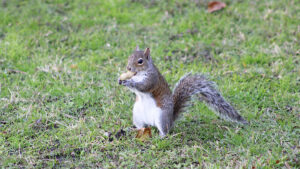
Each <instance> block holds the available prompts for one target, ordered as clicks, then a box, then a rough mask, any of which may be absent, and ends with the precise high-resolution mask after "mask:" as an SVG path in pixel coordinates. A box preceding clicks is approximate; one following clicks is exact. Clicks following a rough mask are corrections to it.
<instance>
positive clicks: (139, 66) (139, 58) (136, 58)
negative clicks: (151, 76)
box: [127, 46, 152, 73]
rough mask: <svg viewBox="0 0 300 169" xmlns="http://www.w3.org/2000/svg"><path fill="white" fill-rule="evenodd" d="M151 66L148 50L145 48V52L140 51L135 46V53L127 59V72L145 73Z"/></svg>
mask: <svg viewBox="0 0 300 169" xmlns="http://www.w3.org/2000/svg"><path fill="white" fill-rule="evenodd" d="M151 64H152V60H151V57H150V49H149V48H146V49H145V51H140V50H139V47H138V46H137V47H136V49H135V51H134V52H133V53H132V54H131V55H130V56H129V58H128V64H127V70H129V71H131V72H135V73H137V72H140V71H145V70H147V69H148V68H149V67H150V66H151Z"/></svg>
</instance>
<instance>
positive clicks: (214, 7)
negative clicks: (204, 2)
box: [207, 1, 226, 13]
mask: <svg viewBox="0 0 300 169" xmlns="http://www.w3.org/2000/svg"><path fill="white" fill-rule="evenodd" d="M225 7H226V4H225V3H224V2H220V1H212V2H209V3H208V8H207V11H208V12H209V13H212V12H215V11H218V10H221V9H223V8H225Z"/></svg>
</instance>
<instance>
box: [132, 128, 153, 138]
mask: <svg viewBox="0 0 300 169" xmlns="http://www.w3.org/2000/svg"><path fill="white" fill-rule="evenodd" d="M151 137H152V134H151V128H142V129H139V130H138V131H137V134H136V136H135V138H137V139H139V140H141V141H145V140H147V139H148V138H151Z"/></svg>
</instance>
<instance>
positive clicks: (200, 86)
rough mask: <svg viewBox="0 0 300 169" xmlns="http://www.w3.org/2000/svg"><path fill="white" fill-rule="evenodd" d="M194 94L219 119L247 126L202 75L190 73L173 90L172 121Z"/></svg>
mask: <svg viewBox="0 0 300 169" xmlns="http://www.w3.org/2000/svg"><path fill="white" fill-rule="evenodd" d="M194 94H199V95H200V98H201V100H204V101H205V102H206V103H207V104H208V105H209V106H211V107H212V108H213V109H214V110H216V111H217V112H219V115H220V116H221V117H223V118H225V119H228V120H230V121H235V122H238V123H242V124H247V121H246V120H245V119H244V118H243V117H242V116H241V115H239V114H238V112H237V111H236V110H235V109H234V108H233V107H232V106H231V105H230V104H229V103H228V102H227V101H226V100H225V99H224V98H223V97H222V95H221V94H220V93H219V92H218V91H217V90H216V89H215V87H214V83H213V82H211V81H208V80H207V79H206V78H205V77H204V76H203V75H197V74H196V75H192V74H191V73H189V74H187V75H185V76H184V77H182V78H181V79H180V80H179V82H178V83H177V85H176V86H175V88H174V91H173V100H174V115H173V117H174V120H175V119H176V118H177V117H178V115H179V114H180V113H181V112H183V111H184V108H185V107H186V106H187V103H188V102H189V101H190V99H191V96H192V95H194Z"/></svg>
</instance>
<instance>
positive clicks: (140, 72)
mask: <svg viewBox="0 0 300 169" xmlns="http://www.w3.org/2000/svg"><path fill="white" fill-rule="evenodd" d="M127 70H128V72H130V73H129V75H128V74H126V75H123V76H122V75H121V76H120V78H119V79H118V82H119V84H120V85H123V86H126V87H128V88H129V89H130V90H131V91H132V92H134V93H135V94H136V101H135V104H134V107H133V123H134V125H135V126H136V127H137V129H142V128H144V127H148V126H155V127H157V129H158V130H159V133H160V136H161V137H164V136H166V134H167V133H168V132H169V131H170V129H171V128H172V126H173V124H174V121H175V120H176V119H177V117H178V115H179V114H180V113H181V112H183V111H184V108H185V107H187V106H188V105H187V103H188V102H189V101H190V99H191V97H192V96H193V95H195V94H197V95H199V96H200V100H203V101H205V102H206V103H207V104H208V105H209V106H211V107H212V108H213V109H214V110H216V111H217V112H219V113H218V114H219V115H220V116H221V117H224V118H226V119H228V120H230V121H234V122H238V123H241V124H247V121H246V120H245V119H244V118H243V117H242V116H241V115H239V114H238V112H237V111H236V110H235V109H234V108H233V107H232V106H231V105H230V104H229V103H228V102H227V101H226V100H225V99H224V98H223V97H222V95H221V94H220V93H219V92H218V91H217V90H216V89H215V87H214V83H213V82H211V81H208V80H207V79H206V78H205V77H204V76H203V75H199V74H194V75H193V74H191V73H189V74H186V75H185V76H183V77H182V78H181V79H180V80H179V81H178V82H177V84H176V86H175V88H174V90H173V92H172V91H171V90H170V88H169V85H168V83H167V81H166V80H165V78H164V77H163V76H162V75H161V73H160V72H159V71H158V69H157V68H156V66H155V65H154V63H153V61H152V59H151V56H150V49H149V48H146V50H145V51H141V50H139V48H138V46H137V47H136V49H135V51H134V52H133V54H132V55H130V56H129V58H128V65H127Z"/></svg>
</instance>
